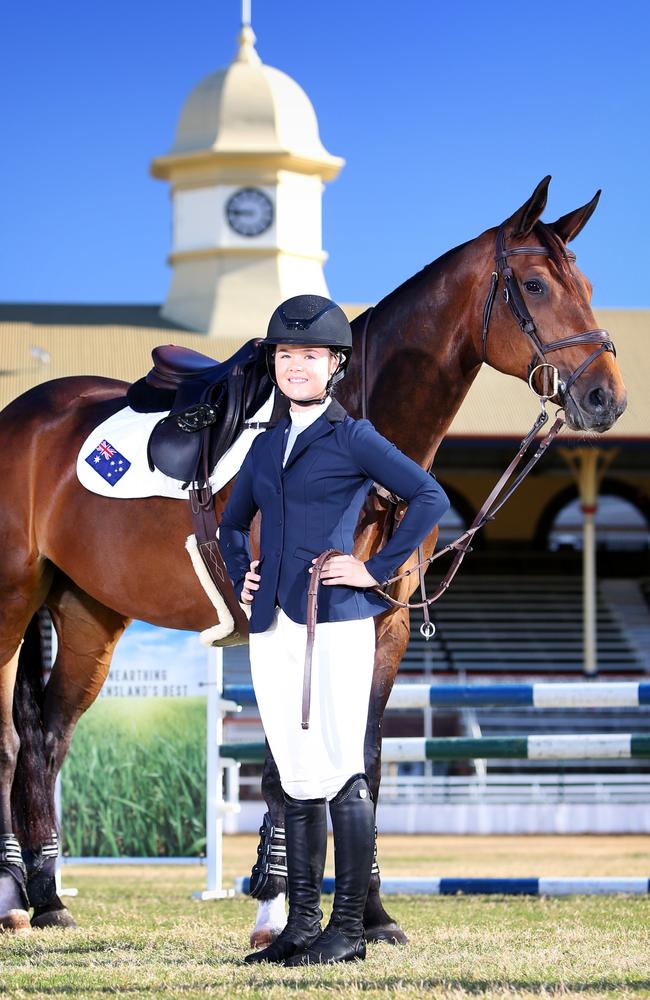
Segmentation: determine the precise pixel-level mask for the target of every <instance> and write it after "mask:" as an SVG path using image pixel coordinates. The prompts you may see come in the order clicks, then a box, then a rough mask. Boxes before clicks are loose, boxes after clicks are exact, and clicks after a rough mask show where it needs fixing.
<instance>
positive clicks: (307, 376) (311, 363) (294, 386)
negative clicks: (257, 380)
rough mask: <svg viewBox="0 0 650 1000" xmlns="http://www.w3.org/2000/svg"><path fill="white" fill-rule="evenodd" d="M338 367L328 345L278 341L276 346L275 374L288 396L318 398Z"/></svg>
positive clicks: (279, 384) (292, 397) (336, 359)
mask: <svg viewBox="0 0 650 1000" xmlns="http://www.w3.org/2000/svg"><path fill="white" fill-rule="evenodd" d="M337 367H338V358H337V357H336V356H335V355H334V354H332V352H331V351H330V349H329V348H328V347H311V346H310V345H309V344H304V345H303V344H298V345H296V344H278V346H277V347H276V349H275V377H276V379H277V383H278V386H279V387H280V389H281V390H282V392H283V393H284V394H285V396H289V397H290V398H291V399H316V398H318V399H320V397H321V396H322V395H323V393H324V392H325V386H326V385H327V383H328V380H329V378H330V376H331V375H333V374H334V372H335V371H336V369H337Z"/></svg>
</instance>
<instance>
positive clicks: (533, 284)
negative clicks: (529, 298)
mask: <svg viewBox="0 0 650 1000" xmlns="http://www.w3.org/2000/svg"><path fill="white" fill-rule="evenodd" d="M524 288H525V289H526V291H527V292H530V294H531V295H543V293H544V291H545V288H544V285H543V283H542V282H541V281H539V280H538V279H537V278H530V279H529V280H528V281H524Z"/></svg>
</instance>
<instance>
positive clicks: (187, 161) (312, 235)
mask: <svg viewBox="0 0 650 1000" xmlns="http://www.w3.org/2000/svg"><path fill="white" fill-rule="evenodd" d="M238 43H239V44H238V49H237V54H236V56H235V58H234V59H233V61H232V62H231V63H230V65H229V66H227V67H226V68H225V69H221V70H219V71H218V72H216V73H212V74H210V76H207V77H206V78H205V79H204V80H202V81H201V82H200V83H199V84H198V86H196V87H195V88H194V90H192V92H191V93H190V95H189V97H188V98H187V100H186V101H185V104H184V106H183V109H182V111H181V114H180V118H179V121H178V125H177V128H176V136H175V139H174V143H173V145H172V148H171V149H170V150H169V152H167V153H165V154H164V155H162V156H158V157H156V159H154V160H153V161H152V164H151V172H152V174H153V175H154V177H159V178H161V179H162V180H165V181H167V182H168V183H169V184H170V187H171V201H172V246H171V252H170V254H169V257H168V262H169V264H170V265H171V268H172V278H171V284H170V287H169V291H168V293H167V298H166V301H165V304H164V306H163V309H162V315H163V316H165V317H166V318H167V319H169V320H171V321H173V322H176V323H182V324H183V325H185V326H187V327H189V328H190V329H194V330H202V331H205V332H206V333H207V334H208V336H210V337H213V338H216V339H217V340H219V339H222V338H223V339H227V340H228V342H229V343H232V341H233V338H234V339H235V340H241V341H242V342H243V341H244V340H248V339H250V338H251V337H256V336H260V335H262V334H263V332H264V331H265V330H266V326H267V323H268V318H269V316H270V315H271V314H272V312H273V311H274V309H275V308H276V306H277V305H278V304H279V303H280V302H283V301H284V300H285V299H288V298H291V297H292V296H294V295H300V294H304V293H308V294H312V295H324V296H328V289H327V283H326V281H325V275H324V273H323V264H324V262H325V260H326V259H327V254H326V253H325V252H324V250H323V244H322V204H321V203H322V197H323V190H324V182H325V181H330V180H332V179H333V178H334V177H336V176H337V174H338V173H339V171H340V169H341V167H342V166H343V162H344V161H343V160H342V159H341V158H340V157H338V156H332V155H331V154H330V153H328V151H327V150H326V149H325V147H324V146H323V144H322V142H321V140H320V135H319V132H318V121H317V119H316V113H315V111H314V108H313V106H312V103H311V101H310V100H309V98H308V97H307V95H306V94H305V92H304V90H303V89H302V88H301V87H300V86H299V85H298V84H297V83H296V82H295V80H292V79H291V77H289V76H287V74H286V73H282V72H281V71H280V70H279V69H274V67H272V66H265V65H264V64H263V63H262V60H261V59H260V57H259V55H258V54H257V51H256V49H255V35H254V34H253V30H252V28H251V27H250V24H248V23H245V24H244V25H243V26H242V29H241V33H240V35H239V39H238Z"/></svg>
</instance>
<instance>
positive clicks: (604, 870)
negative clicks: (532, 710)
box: [0, 837, 650, 1000]
mask: <svg viewBox="0 0 650 1000" xmlns="http://www.w3.org/2000/svg"><path fill="white" fill-rule="evenodd" d="M253 843H254V838H251V837H231V838H227V840H226V857H225V868H226V875H227V877H231V876H233V875H234V874H243V873H244V872H247V871H248V869H249V867H250V862H251V857H252V848H253ZM380 858H381V859H382V860H383V869H384V873H385V874H386V875H389V874H394V875H398V874H418V873H424V872H427V873H428V874H431V875H434V874H435V875H452V874H466V875H472V874H477V875H480V874H485V875H487V874H495V875H499V874H503V875H506V874H521V875H553V874H557V875H562V874H574V875H580V874H585V875H586V874H594V873H597V874H601V875H616V874H629V875H634V874H648V870H649V868H650V865H649V864H648V861H647V859H648V854H647V850H646V841H645V840H644V838H641V837H555V838H552V837H530V838H512V839H511V838H506V837H494V838H479V837H475V838H461V837H459V838H451V837H447V838H440V837H410V838H407V837H387V838H383V839H382V841H381V842H380ZM64 884H66V885H68V886H69V885H74V886H76V887H78V889H79V896H78V898H77V899H72V900H71V901H70V906H71V909H72V910H73V912H74V915H75V917H76V919H77V920H78V922H79V924H80V929H79V930H77V931H73V932H63V931H41V932H33V933H32V934H31V935H28V936H26V937H24V938H14V937H10V936H8V935H7V936H3V937H1V938H0V970H1V971H0V991H2V993H3V994H4V995H7V996H11V997H38V996H43V997H48V998H50V1000H56V998H64V997H66V998H69V997H75V996H76V997H80V998H86V997H88V998H95V997H104V996H107V995H110V996H118V997H119V996H124V997H127V996H128V997H129V998H137V997H206V996H223V997H230V996H233V997H245V998H253V997H255V998H257V997H260V998H261V997H269V998H278V997H295V996H302V995H303V994H305V995H308V996H312V997H330V996H332V995H338V996H340V997H360V996H363V997H386V996H392V995H393V994H399V995H401V996H404V997H450V998H463V997H470V996H471V997H476V996H479V997H486V998H497V997H513V996H517V997H519V996H521V997H527V996H535V997H540V996H544V997H547V996H550V995H552V996H563V997H565V996H578V995H579V996H580V997H582V998H585V1000H586V998H589V997H621V998H623V997H650V899H648V898H647V897H633V898H626V897H620V896H617V897H608V898H598V897H591V898H579V897H569V898H565V899H538V898H521V897H512V898H507V897H454V898H450V897H428V898H427V897H408V896H399V897H391V898H390V899H389V900H388V909H389V911H390V912H391V913H392V915H393V916H395V917H396V919H398V920H399V922H400V923H401V925H402V926H403V927H404V928H405V930H406V931H407V933H408V934H409V937H410V943H409V945H408V946H407V947H405V948H398V947H392V946H389V945H375V946H373V947H372V948H370V949H369V955H368V959H367V961H366V962H365V963H361V964H358V965H349V966H332V967H329V968H320V969H319V968H312V969H304V970H302V969H284V968H276V967H273V966H264V967H258V968H249V967H247V966H243V965H242V964H241V958H242V956H243V955H244V954H245V952H246V948H247V940H248V934H249V932H250V929H251V927H252V923H253V920H254V913H255V903H254V902H253V901H252V900H249V899H244V898H239V899H233V900H223V901H218V902H210V903H198V902H194V901H192V900H191V899H190V895H191V892H192V891H193V890H195V889H200V888H203V887H204V884H205V869H203V868H200V867H189V866H188V867H185V866H183V867H162V866H156V867H154V866H139V867H137V868H131V867H129V868H126V867H123V868H119V867H111V868H104V867H94V868H90V867H76V868H73V867H66V868H65V869H64ZM329 906H330V901H329V900H327V899H326V901H325V909H326V910H328V909H329Z"/></svg>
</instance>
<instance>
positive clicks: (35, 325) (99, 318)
mask: <svg viewBox="0 0 650 1000" xmlns="http://www.w3.org/2000/svg"><path fill="white" fill-rule="evenodd" d="M344 308H345V311H346V313H347V314H348V316H349V317H350V318H351V319H352V318H354V316H355V315H358V314H359V313H360V312H362V311H363V309H364V308H365V306H362V305H346V306H345V307H344ZM596 318H597V320H598V323H599V324H600V325H601V326H603V327H604V328H606V329H608V330H609V331H610V332H611V334H612V337H613V339H614V342H615V344H616V348H617V351H618V361H619V364H620V366H621V370H622V373H623V378H624V380H625V383H626V386H627V389H628V400H629V402H628V408H627V410H626V412H625V413H624V414H623V416H622V417H621V418H620V420H619V421H618V423H617V424H616V426H615V427H614V428H613V429H612V430H611V431H609V432H608V434H607V438H608V440H612V439H614V438H617V439H630V438H631V439H637V440H641V439H644V438H645V439H647V438H648V437H650V393H649V392H648V378H647V372H648V361H647V345H648V343H650V310H630V309H600V310H597V311H596ZM169 343H175V344H180V345H183V346H185V347H190V348H192V349H194V350H196V351H201V352H202V353H205V354H208V355H214V356H218V359H219V360H223V359H224V358H226V357H228V356H229V355H230V354H233V353H234V352H235V351H236V350H238V348H239V347H241V344H242V341H241V339H239V338H223V339H220V340H219V342H216V341H215V340H213V339H212V338H207V337H206V336H205V335H204V334H199V333H192V332H188V331H187V330H182V329H178V328H177V327H175V326H173V325H172V324H170V323H166V322H165V321H164V320H162V319H161V318H160V316H159V313H158V307H157V306H82V305H75V306H64V305H61V306H57V305H13V306H12V305H7V304H5V305H0V407H3V406H6V405H7V403H9V402H10V400H12V399H14V398H15V397H16V396H18V395H20V393H22V392H25V391H26V390H27V389H29V388H30V387H31V386H33V385H36V384H38V383H39V382H43V381H46V380H47V379H52V378H59V377H61V376H64V375H104V376H106V377H109V378H117V379H123V380H124V381H128V382H131V381H134V380H135V379H137V378H139V377H140V376H141V375H144V374H145V372H147V371H148V370H149V368H150V367H151V349H152V348H153V347H156V346H157V345H158V344H169ZM536 412H537V403H536V401H535V398H534V397H533V396H532V394H531V393H530V391H529V390H528V388H527V386H526V385H525V384H524V383H523V382H521V381H519V380H518V379H514V378H509V377H507V376H504V375H502V374H501V373H499V372H496V371H494V370H493V369H491V368H486V367H484V368H483V369H482V371H481V373H480V374H479V376H478V378H477V379H476V381H475V382H474V384H473V386H472V388H471V389H470V391H469V393H468V395H467V398H466V399H465V402H464V403H463V405H462V406H461V408H460V410H459V412H458V414H457V416H456V417H455V419H454V421H453V423H452V426H451V430H450V436H452V437H482V438H501V437H516V438H519V437H522V436H523V435H524V434H525V433H526V432H527V431H528V429H529V428H530V426H531V425H532V423H533V420H534V418H535V415H536ZM568 434H570V432H569V431H566V430H565V431H563V436H564V435H568Z"/></svg>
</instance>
